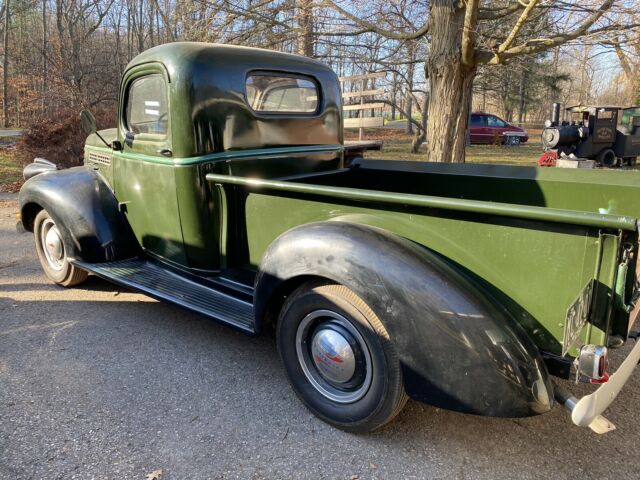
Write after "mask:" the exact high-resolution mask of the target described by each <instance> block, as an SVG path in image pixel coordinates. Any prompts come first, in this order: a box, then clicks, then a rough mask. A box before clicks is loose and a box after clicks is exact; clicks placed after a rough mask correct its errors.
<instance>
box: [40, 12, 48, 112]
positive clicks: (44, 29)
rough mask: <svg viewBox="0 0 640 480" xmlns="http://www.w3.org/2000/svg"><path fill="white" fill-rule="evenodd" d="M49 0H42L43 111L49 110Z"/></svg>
mask: <svg viewBox="0 0 640 480" xmlns="http://www.w3.org/2000/svg"><path fill="white" fill-rule="evenodd" d="M47 76H48V72H47V0H42V105H41V106H42V113H43V114H44V113H46V111H47V100H46V98H47V88H48V87H47V80H48V78H47Z"/></svg>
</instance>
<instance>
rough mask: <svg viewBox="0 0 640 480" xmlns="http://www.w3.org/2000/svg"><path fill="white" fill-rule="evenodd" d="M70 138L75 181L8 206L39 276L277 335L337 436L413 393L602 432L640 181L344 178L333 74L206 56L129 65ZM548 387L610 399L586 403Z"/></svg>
mask: <svg viewBox="0 0 640 480" xmlns="http://www.w3.org/2000/svg"><path fill="white" fill-rule="evenodd" d="M82 120H83V124H84V126H85V127H86V129H87V130H88V131H89V132H90V133H91V135H90V136H89V138H88V139H87V141H86V147H85V161H84V166H81V167H76V168H70V169H66V170H57V169H56V166H55V165H53V164H51V163H50V162H47V161H46V160H42V159H37V160H36V161H35V162H34V163H33V164H31V165H29V166H27V167H26V168H25V177H26V178H28V179H27V181H26V183H25V184H24V186H23V187H22V190H21V192H20V205H21V219H22V220H21V221H22V223H23V226H24V228H26V229H27V230H29V231H33V232H34V234H35V240H36V249H37V253H38V256H39V259H40V262H41V264H42V267H43V268H44V271H45V273H46V274H47V276H48V277H49V278H50V279H51V280H52V281H54V282H56V283H58V284H60V285H63V286H73V285H77V284H79V283H81V282H82V281H83V280H85V279H86V277H87V275H88V272H91V273H93V274H95V275H98V276H100V277H103V278H105V279H107V280H110V281H112V282H115V283H117V284H120V285H123V286H126V287H129V288H131V289H134V290H137V291H140V292H144V293H146V294H148V295H150V296H152V297H155V298H158V299H161V300H165V301H168V302H171V303H174V304H177V305H180V306H182V307H184V308H187V309H190V310H192V311H195V312H198V313H200V314H203V315H206V316H208V317H211V318H213V319H216V320H218V321H220V322H223V323H226V324H228V325H230V326H232V327H234V328H236V329H238V330H240V331H242V332H244V333H247V334H251V335H254V334H259V333H260V332H262V331H264V330H265V328H266V327H267V326H273V327H275V335H276V339H277V345H278V349H279V352H280V355H281V357H282V361H283V364H284V368H285V370H286V373H287V375H288V377H289V379H290V382H291V384H292V386H293V388H294V390H295V391H296V393H297V394H298V396H299V397H300V399H301V400H302V401H303V402H304V403H305V404H306V405H307V407H308V408H309V409H310V410H311V411H313V413H315V414H316V415H317V416H319V417H320V418H322V419H323V420H325V421H327V422H329V423H331V424H333V425H335V426H338V427H340V428H343V429H347V430H351V431H368V430H372V429H374V428H377V427H379V426H381V425H383V424H385V423H386V422H388V421H389V420H391V419H392V418H393V417H394V416H395V415H396V414H398V412H399V411H400V410H401V409H402V407H403V405H404V404H405V401H406V399H407V398H408V397H411V398H414V399H416V400H418V401H423V402H427V403H430V404H432V405H436V406H439V407H442V408H448V409H453V410H457V411H460V412H467V413H473V414H480V415H492V416H508V417H520V416H528V415H534V414H540V413H543V412H547V411H549V410H550V409H551V408H552V407H553V405H554V402H555V401H556V400H557V401H559V403H562V404H564V405H565V406H566V407H567V409H569V410H570V411H571V416H572V420H573V422H574V423H576V424H577V425H581V426H591V427H592V428H593V429H595V430H600V431H605V430H608V429H610V428H612V425H611V424H610V423H608V422H607V421H606V420H605V419H604V418H603V417H601V415H600V414H601V413H602V412H603V411H604V410H605V409H606V408H607V407H608V406H609V405H610V404H611V402H612V401H613V399H614V398H615V396H616V395H617V394H618V392H619V391H620V389H621V388H622V386H623V384H624V383H625V382H626V381H627V379H628V378H629V376H630V375H631V373H632V371H633V369H634V368H635V366H636V364H637V363H638V360H639V359H640V347H638V346H635V347H634V348H633V349H632V350H631V353H629V354H628V355H627V357H626V359H625V360H624V361H623V362H622V364H621V365H620V366H619V367H618V369H617V370H616V372H615V373H613V374H612V375H611V376H609V374H608V372H607V367H608V360H607V355H608V350H610V349H612V348H617V347H620V346H622V345H623V344H624V343H625V342H627V341H630V339H633V338H634V333H633V331H632V329H631V326H632V324H633V320H634V319H635V316H636V312H635V311H634V303H635V294H636V288H635V282H636V274H635V272H636V261H637V254H638V219H639V218H640V203H639V202H638V198H640V197H639V195H640V173H637V172H630V171H624V172H620V171H582V170H570V171H569V170H564V169H537V168H533V167H515V166H495V165H492V166H490V165H450V164H438V163H418V162H404V161H365V160H362V159H359V160H355V161H352V162H348V164H346V163H345V161H344V157H345V149H344V146H343V133H342V132H343V129H342V109H341V94H340V86H339V82H338V79H337V77H336V75H335V73H334V72H333V71H331V69H329V68H327V67H326V66H324V65H323V64H321V63H320V62H317V61H314V60H311V59H308V58H303V57H299V56H295V55H288V54H283V53H276V52H271V51H266V50H258V49H252V48H241V47H235V46H223V45H212V44H204V43H173V44H167V45H162V46H159V47H155V48H152V49H150V50H148V51H146V52H144V53H142V54H140V55H139V56H138V57H136V58H135V59H134V60H133V61H132V62H131V63H130V64H129V65H128V67H127V68H126V71H125V73H124V76H123V78H122V83H121V87H120V103H119V108H118V117H117V126H116V128H113V129H109V130H101V131H96V130H95V120H94V119H93V117H92V115H90V114H89V113H86V112H85V113H83V117H82ZM176 328H180V326H179V325H176ZM552 376H556V377H560V378H564V379H567V378H572V379H573V378H577V379H581V380H583V381H587V382H591V383H599V384H601V385H598V386H594V387H593V388H594V392H593V393H591V394H590V395H586V396H584V397H582V398H581V399H577V398H575V397H573V396H572V395H571V394H570V393H568V392H567V390H566V389H564V388H560V387H558V386H557V385H556V383H558V382H552V380H551V377H552ZM245 381H246V382H247V389H250V388H251V386H250V383H251V379H250V378H247V379H245Z"/></svg>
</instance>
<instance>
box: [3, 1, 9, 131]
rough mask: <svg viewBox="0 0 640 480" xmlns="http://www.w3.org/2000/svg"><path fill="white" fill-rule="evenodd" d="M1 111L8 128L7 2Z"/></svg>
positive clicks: (7, 4)
mask: <svg viewBox="0 0 640 480" xmlns="http://www.w3.org/2000/svg"><path fill="white" fill-rule="evenodd" d="M2 68H3V72H2V110H3V111H4V119H3V126H4V128H7V127H8V126H9V0H7V1H6V4H5V9H4V60H3V62H2Z"/></svg>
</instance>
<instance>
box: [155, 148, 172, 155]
mask: <svg viewBox="0 0 640 480" xmlns="http://www.w3.org/2000/svg"><path fill="white" fill-rule="evenodd" d="M158 153H159V154H160V155H162V156H164V157H170V156H171V155H173V154H172V153H171V150H169V149H168V148H161V149H160V150H158Z"/></svg>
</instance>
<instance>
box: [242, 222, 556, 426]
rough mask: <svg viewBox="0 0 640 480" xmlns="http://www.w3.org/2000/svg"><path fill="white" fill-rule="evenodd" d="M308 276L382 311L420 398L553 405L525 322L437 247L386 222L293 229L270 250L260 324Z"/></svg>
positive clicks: (454, 403)
mask: <svg viewBox="0 0 640 480" xmlns="http://www.w3.org/2000/svg"><path fill="white" fill-rule="evenodd" d="M309 275H312V276H319V277H324V278H327V279H329V280H331V281H335V282H337V283H340V284H343V285H345V286H347V287H349V288H351V289H352V290H353V291H354V292H355V293H356V294H358V295H359V296H360V297H361V298H362V299H363V300H364V301H365V302H366V303H367V304H368V305H369V306H370V307H371V308H372V309H373V311H374V312H376V314H377V315H378V316H379V318H380V320H381V321H382V322H383V324H384V325H385V328H386V329H387V332H388V333H389V336H390V338H391V340H392V342H393V343H394V345H395V347H396V349H397V351H398V355H399V357H400V362H401V364H402V370H403V375H404V381H405V388H406V390H407V393H408V394H409V395H410V396H411V397H412V398H414V399H415V400H418V401H422V402H425V403H429V404H431V405H434V406H438V407H442V408H446V409H450V410H456V411H460V412H465V413H473V414H481V415H489V416H501V417H522V416H529V415H535V414H539V413H543V412H546V411H548V410H550V409H551V407H552V406H553V386H552V384H551V382H550V379H549V375H548V372H547V370H546V367H545V365H544V362H543V360H542V358H541V356H540V353H539V351H538V349H537V347H536V346H535V345H534V344H533V342H532V341H531V339H530V338H529V337H528V335H527V334H526V332H525V331H524V329H522V328H521V327H520V325H518V324H517V323H516V321H515V319H514V318H513V317H512V316H511V315H510V314H509V313H508V312H507V311H506V309H504V308H502V307H501V306H500V305H498V304H497V303H496V302H495V301H493V300H492V299H491V298H489V296H488V295H487V294H486V293H485V292H484V291H483V290H482V289H481V288H480V287H479V286H478V285H477V284H475V283H474V282H472V281H471V280H470V279H468V278H467V277H466V276H465V275H464V273H463V272H462V271H461V270H459V269H458V268H456V267H454V266H453V265H451V264H449V263H448V262H446V261H445V260H444V259H443V258H442V257H440V256H439V255H437V254H436V253H434V252H432V251H430V250H428V249H426V248H424V247H422V246H420V245H417V244H415V243H413V242H411V241H409V240H406V239H404V238H401V237H398V236H396V235H393V234H391V233H389V232H386V231H384V230H381V229H378V228H374V227H369V226H364V225H357V224H351V223H346V222H341V221H331V222H322V223H312V224H307V225H303V226H300V227H297V228H294V229H292V230H289V231H288V232H286V233H284V234H283V235H281V236H280V237H279V238H278V239H276V240H275V241H274V242H273V243H272V245H271V246H270V247H269V248H268V250H267V252H266V253H265V255H264V257H263V260H262V263H261V266H260V272H259V274H258V276H257V278H256V288H255V294H254V311H255V315H256V325H257V327H258V328H260V323H261V322H262V319H263V317H264V316H265V313H266V311H267V308H268V306H269V302H270V301H271V299H272V298H274V297H272V296H273V295H276V296H277V295H278V291H279V289H280V288H281V287H282V286H283V285H285V282H287V280H290V279H293V278H295V277H300V276H309Z"/></svg>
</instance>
